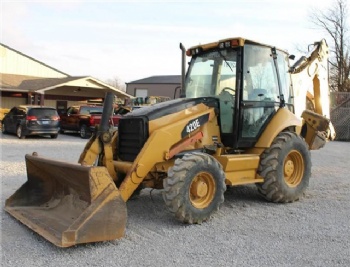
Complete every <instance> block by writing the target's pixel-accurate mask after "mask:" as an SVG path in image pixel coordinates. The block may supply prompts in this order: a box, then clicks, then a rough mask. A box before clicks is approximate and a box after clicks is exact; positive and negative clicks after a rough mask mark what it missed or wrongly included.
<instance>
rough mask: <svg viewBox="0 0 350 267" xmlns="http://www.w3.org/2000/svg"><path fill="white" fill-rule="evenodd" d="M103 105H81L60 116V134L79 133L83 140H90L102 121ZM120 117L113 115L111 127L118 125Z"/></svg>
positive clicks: (70, 108)
mask: <svg viewBox="0 0 350 267" xmlns="http://www.w3.org/2000/svg"><path fill="white" fill-rule="evenodd" d="M102 111H103V106H102V105H80V106H71V107H69V108H68V109H67V111H66V112H65V113H63V114H61V115H60V118H61V125H60V133H65V132H67V131H74V132H79V134H80V137H81V138H89V137H90V136H91V133H92V131H93V130H94V128H95V127H96V125H98V124H99V123H100V121H101V116H102ZM119 118H120V115H115V114H114V113H113V116H112V119H113V123H112V120H111V126H113V127H115V126H116V125H117V124H118V121H119Z"/></svg>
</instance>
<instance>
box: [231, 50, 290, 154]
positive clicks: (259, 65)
mask: <svg viewBox="0 0 350 267" xmlns="http://www.w3.org/2000/svg"><path fill="white" fill-rule="evenodd" d="M243 62H244V63H243V73H242V94H241V101H240V103H239V104H240V109H239V118H238V120H239V127H238V129H239V132H238V140H237V147H241V148H245V147H252V146H254V144H255V143H256V142H257V140H258V138H259V137H260V135H261V134H262V132H263V130H264V129H265V127H266V126H267V124H268V123H269V121H270V119H271V118H272V117H273V115H274V114H275V113H276V111H277V109H278V108H279V107H280V106H281V93H280V88H279V81H278V75H277V69H278V68H276V65H275V61H274V58H273V53H272V49H271V48H270V47H265V46H259V45H253V44H246V45H245V46H244V56H243ZM284 75H286V74H284Z"/></svg>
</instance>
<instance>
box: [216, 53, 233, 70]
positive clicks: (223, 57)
mask: <svg viewBox="0 0 350 267" xmlns="http://www.w3.org/2000/svg"><path fill="white" fill-rule="evenodd" d="M216 51H217V52H218V53H219V55H220V57H221V58H222V59H223V60H224V61H225V63H226V64H227V66H228V67H229V68H230V70H231V71H232V72H234V71H233V69H232V68H231V65H230V64H229V63H228V62H227V59H226V58H225V56H224V55H223V54H222V53H221V52H220V50H219V49H217V50H216Z"/></svg>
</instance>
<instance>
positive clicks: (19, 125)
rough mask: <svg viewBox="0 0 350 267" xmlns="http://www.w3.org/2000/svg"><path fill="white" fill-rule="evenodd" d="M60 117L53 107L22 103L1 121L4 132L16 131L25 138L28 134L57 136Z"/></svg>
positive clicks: (15, 132)
mask: <svg viewBox="0 0 350 267" xmlns="http://www.w3.org/2000/svg"><path fill="white" fill-rule="evenodd" d="M59 128H60V117H59V116H58V113H57V110H56V109H55V108H53V107H46V106H33V105H21V106H17V107H13V108H12V109H11V110H10V111H9V112H8V113H7V114H6V115H5V116H4V118H3V119H2V121H1V131H2V132H3V133H14V134H16V135H17V137H18V138H20V139H23V138H25V137H26V136H28V135H50V136H51V138H57V136H58V131H59Z"/></svg>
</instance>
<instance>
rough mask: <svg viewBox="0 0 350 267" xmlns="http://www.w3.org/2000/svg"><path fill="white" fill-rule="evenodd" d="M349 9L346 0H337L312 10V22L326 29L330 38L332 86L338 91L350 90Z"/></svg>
mask: <svg viewBox="0 0 350 267" xmlns="http://www.w3.org/2000/svg"><path fill="white" fill-rule="evenodd" d="M347 15H348V10H347V5H346V0H335V1H334V2H333V4H332V5H331V6H330V7H329V8H328V9H326V10H324V11H322V10H320V9H314V10H313V11H312V12H310V16H309V18H310V22H311V23H312V24H313V25H314V26H316V27H317V28H319V29H321V30H323V31H325V32H326V33H327V34H328V35H329V37H330V39H331V44H330V51H331V55H330V59H329V64H330V70H329V72H330V77H329V78H330V87H331V89H332V90H334V91H338V92H350V80H349V75H350V53H349V52H350V51H349V40H348V24H347V18H348V16H347Z"/></svg>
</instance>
